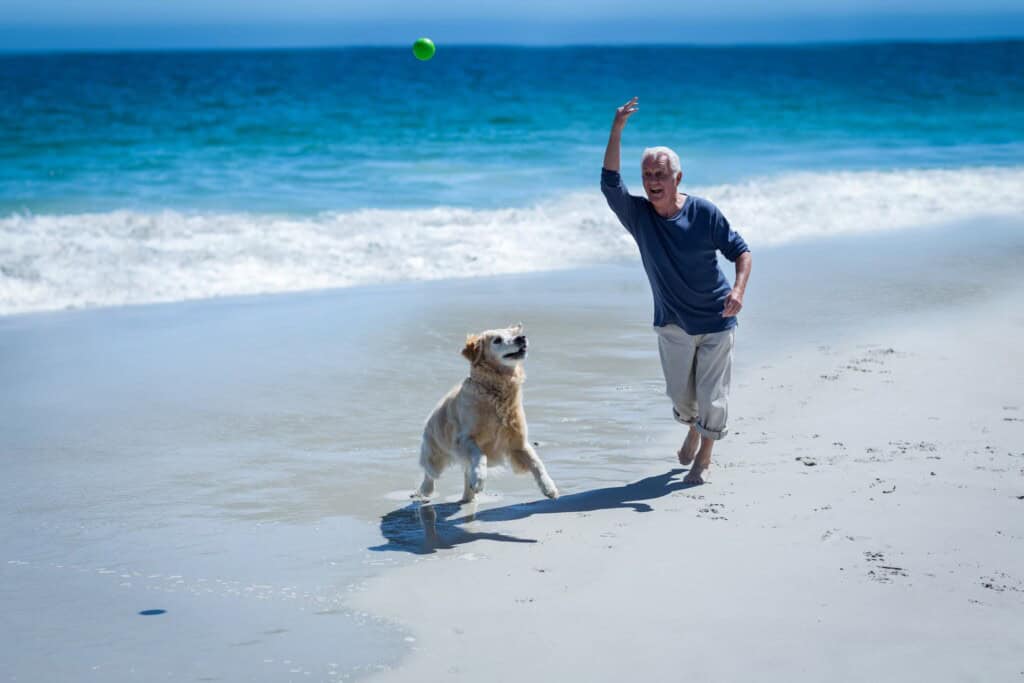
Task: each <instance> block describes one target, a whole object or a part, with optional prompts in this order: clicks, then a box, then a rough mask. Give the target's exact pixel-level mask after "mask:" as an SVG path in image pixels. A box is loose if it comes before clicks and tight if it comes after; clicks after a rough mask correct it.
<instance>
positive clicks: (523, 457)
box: [512, 443, 558, 498]
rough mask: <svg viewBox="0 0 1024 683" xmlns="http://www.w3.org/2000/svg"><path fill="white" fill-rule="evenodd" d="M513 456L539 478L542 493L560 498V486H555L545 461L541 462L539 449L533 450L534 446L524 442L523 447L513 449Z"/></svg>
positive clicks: (538, 482) (535, 477) (549, 496)
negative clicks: (538, 453)
mask: <svg viewBox="0 0 1024 683" xmlns="http://www.w3.org/2000/svg"><path fill="white" fill-rule="evenodd" d="M512 457H513V458H514V459H515V460H516V461H517V462H518V463H519V464H520V465H522V466H523V467H525V468H527V469H529V470H530V472H531V473H532V474H533V478H534V479H536V480H537V486H539V487H540V490H541V493H543V494H544V495H545V496H547V497H548V498H558V487H556V486H555V482H554V481H553V480H552V479H551V477H550V475H548V471H547V469H546V468H545V467H544V463H543V462H541V460H540V456H539V455H537V451H535V450H533V446H531V445H530V444H529V443H524V444H523V445H522V447H521V448H515V449H513V450H512Z"/></svg>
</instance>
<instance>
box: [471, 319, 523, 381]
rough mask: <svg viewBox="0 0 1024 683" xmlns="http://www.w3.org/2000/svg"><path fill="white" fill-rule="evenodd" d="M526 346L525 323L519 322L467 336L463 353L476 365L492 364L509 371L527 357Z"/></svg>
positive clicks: (496, 367)
mask: <svg viewBox="0 0 1024 683" xmlns="http://www.w3.org/2000/svg"><path fill="white" fill-rule="evenodd" d="M526 347H527V340H526V335H525V334H523V324H522V323H519V324H518V325H514V326H512V327H506V328H505V329H502V330H487V331H485V332H480V333H479V334H471V335H469V336H467V337H466V346H465V348H463V349H462V355H463V356H465V357H466V358H467V359H468V360H469V362H470V364H472V365H474V366H476V365H491V366H494V368H495V369H498V370H501V369H505V370H506V371H508V370H513V369H515V367H516V366H517V365H518V364H519V363H521V362H522V361H523V359H525V358H526Z"/></svg>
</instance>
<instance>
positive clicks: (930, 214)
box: [0, 41, 1024, 315]
mask: <svg viewBox="0 0 1024 683" xmlns="http://www.w3.org/2000/svg"><path fill="white" fill-rule="evenodd" d="M1021 63H1024V42H1021V41H1016V42H993V43H969V44H968V43H961V44H953V43H945V44H864V45H832V46H801V47H733V48H694V47H664V46H662V47H634V48H627V47H616V48H598V47H591V48H575V47H574V48H508V47H489V48H470V47H460V48H447V47H445V46H443V45H442V46H441V47H440V49H439V50H438V53H437V56H436V57H435V58H434V59H432V60H431V61H429V62H419V61H417V60H416V59H414V58H413V56H412V54H411V53H410V51H409V50H407V49H390V48H388V49H384V48H380V49H370V48H361V49H337V50H293V51H284V50H282V51H252V52H245V51H237V52H134V53H102V54H101V53H96V54H87V53H68V54H33V55H15V54H6V55H0V136H2V137H0V315H5V314H12V313H25V312H33V311H41V310H53V309H63V308H81V307H90V306H113V305H123V304H141V303H152V302H166V301H180V300H186V299H201V298H209V297H216V296H225V295H238V294H258V293H274V292H284V291H299V290H310V289H321V288H331V287H348V286H353V285H362V284H374V283H381V282H390V281H397V280H424V279H444V278H453V277H474V276H479V275H491V274H495V273H512V272H526V271H536V270H554V269H566V268H576V267H586V266H591V265H597V264H604V263H612V262H622V261H629V260H631V259H635V258H636V253H635V246H634V245H633V243H632V242H631V241H630V240H629V238H628V236H627V235H626V234H625V233H624V231H622V229H621V227H620V226H619V225H618V224H617V222H616V221H615V219H614V216H612V214H611V212H609V211H608V209H607V207H606V206H605V204H604V200H603V198H602V197H601V196H600V194H599V193H598V190H597V181H598V177H599V168H600V165H601V161H602V157H603V151H604V145H605V142H606V140H607V135H608V126H609V123H610V121H611V118H612V114H613V112H614V109H615V107H616V106H618V105H620V104H621V103H623V102H624V101H625V100H627V99H628V98H629V97H631V96H633V95H636V96H639V98H640V105H641V109H640V112H639V113H638V114H637V115H636V116H635V117H633V118H632V119H631V121H630V123H629V127H628V129H627V131H626V135H625V139H624V143H623V144H624V148H623V172H624V178H625V179H626V182H627V184H629V185H630V187H632V188H633V190H634V192H639V190H640V184H639V174H638V169H639V163H638V162H639V158H640V153H641V151H642V149H643V148H644V147H646V146H650V145H658V144H665V145H669V146H672V147H674V148H676V149H677V150H678V151H679V152H680V156H681V158H682V162H683V169H684V174H685V176H684V180H683V183H684V190H685V191H687V192H690V193H693V194H698V195H702V196H705V197H707V198H709V199H711V200H712V201H714V202H715V203H716V204H718V205H719V207H720V208H721V209H722V210H723V211H724V212H725V214H726V215H727V216H728V217H729V219H730V221H731V222H732V223H733V225H734V226H735V227H737V228H738V229H739V230H740V231H741V233H742V234H743V236H744V238H745V239H746V240H747V242H748V244H750V245H751V246H752V248H753V249H755V251H756V250H759V249H762V248H763V247H766V246H773V245H782V244H786V243H789V242H793V241H799V240H807V239H823V238H828V237H830V236H834V235H841V234H851V233H869V232H878V231H880V230H890V231H892V230H901V229H906V228H911V227H919V226H924V225H930V224H936V223H950V222H965V221H966V222H979V221H981V222H983V221H985V220H988V219H989V218H992V217H998V218H1005V217H1014V216H1020V215H1022V214H1024V194H1022V193H1021V192H1020V188H1021V187H1024V70H1022V69H1021V68H1020V64H1021ZM982 224H983V223H982Z"/></svg>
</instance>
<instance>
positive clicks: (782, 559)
mask: <svg viewBox="0 0 1024 683" xmlns="http://www.w3.org/2000/svg"><path fill="white" fill-rule="evenodd" d="M1022 332H1024V311H1022V308H1021V307H1020V305H1019V299H1013V298H1010V299H999V300H993V301H990V302H989V303H988V304H987V305H985V306H984V307H972V308H964V307H961V308H958V309H955V310H953V309H946V310H943V311H941V312H936V313H934V314H931V315H927V316H921V317H919V318H916V319H915V320H914V323H913V325H912V327H909V328H908V327H907V326H906V325H902V326H899V327H889V328H880V329H877V330H875V331H873V332H871V333H869V334H865V335H863V336H860V337H850V338H848V339H847V340H846V341H844V342H841V343H839V344H836V345H833V346H828V347H820V348H817V349H814V350H808V351H805V352H803V353H800V354H797V355H793V356H791V357H789V358H785V359H783V360H782V361H781V362H778V363H775V364H773V365H771V366H764V367H759V368H757V369H756V370H754V371H752V372H748V374H747V376H745V377H741V378H739V380H738V384H737V385H736V386H735V389H734V405H737V406H742V408H740V409H737V410H736V413H735V417H734V419H733V422H732V430H733V431H732V434H731V435H730V436H729V437H728V438H727V439H726V440H724V441H722V442H720V443H719V444H718V446H717V448H716V453H715V460H714V465H713V467H712V469H711V471H710V482H711V483H709V484H706V485H704V486H699V487H694V488H687V487H684V486H683V485H682V484H681V479H682V476H683V471H682V469H681V468H679V467H678V466H674V465H673V462H672V459H673V458H672V451H671V450H670V449H668V448H666V452H665V459H664V465H663V466H659V467H647V468H646V471H637V472H636V476H635V478H633V479H631V480H623V481H622V486H621V487H609V488H605V489H601V490H594V491H589V492H579V493H576V494H569V495H566V496H564V497H563V498H562V499H561V500H559V501H557V502H555V503H549V502H536V503H531V504H525V505H518V506H516V505H511V506H508V505H506V506H498V507H495V506H487V505H481V506H480V507H479V509H478V511H477V513H476V519H475V520H474V519H473V516H472V511H471V510H468V509H465V508H464V509H462V510H457V511H456V510H455V509H454V508H455V507H456V506H454V505H440V506H439V509H438V511H437V512H438V514H437V516H438V519H437V520H436V521H435V522H434V525H435V531H436V534H437V536H436V540H435V545H437V544H440V545H441V546H444V547H440V548H438V549H437V550H438V552H436V553H434V554H430V555H425V556H423V558H422V559H421V560H420V561H418V562H416V563H413V564H411V565H408V566H405V567H402V568H399V569H397V570H395V571H393V572H389V573H387V574H385V575H383V576H380V577H378V578H377V579H375V580H373V581H371V582H370V583H369V584H368V585H367V586H366V590H365V592H364V593H362V594H361V595H360V596H359V598H358V602H357V604H358V605H359V606H360V607H361V608H363V609H366V610H367V611H369V612H372V613H374V614H380V615H384V616H386V617H388V618H390V619H393V620H394V621H395V622H397V623H398V624H400V625H402V626H403V627H404V628H406V629H408V630H409V631H410V632H411V633H412V634H413V637H415V638H416V641H415V646H414V650H413V654H412V655H411V657H409V658H408V660H407V661H405V662H404V663H403V664H402V665H401V666H400V667H398V668H397V669H393V670H391V671H389V672H387V673H385V674H382V675H381V676H380V677H379V678H377V679H375V680H380V681H414V680H416V681H422V680H455V681H480V680H492V681H528V680H535V681H552V680H581V681H583V680H585V681H623V680H697V681H750V680H761V681H764V680H794V679H797V680H849V681H854V680H858V681H860V680H929V681H940V680H941V681H966V680H978V681H996V680H1000V681H1013V680H1024V395H1022V393H1021V390H1020V387H1019V384H1018V380H1019V377H1020V369H1021V368H1022V367H1024V351H1022V350H1021V348H1020V346H1019V339H1020V337H1021V333H1022ZM679 436H680V437H681V436H682V432H681V431H680V432H679ZM673 445H674V444H673ZM426 521H427V525H428V527H429V522H430V520H429V519H427V520H426ZM512 540H515V541H519V542H509V541H512ZM503 541H505V542H503ZM428 545H429V544H428ZM427 549H429V548H427Z"/></svg>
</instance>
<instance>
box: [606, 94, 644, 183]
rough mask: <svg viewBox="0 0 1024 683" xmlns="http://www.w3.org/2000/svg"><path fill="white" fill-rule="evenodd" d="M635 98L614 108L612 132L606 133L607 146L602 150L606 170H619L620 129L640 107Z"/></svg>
mask: <svg viewBox="0 0 1024 683" xmlns="http://www.w3.org/2000/svg"><path fill="white" fill-rule="evenodd" d="M637 99H638V98H636V97H634V98H633V99H631V100H630V101H629V102H626V103H625V104H624V105H622V106H621V107H619V108H618V109H616V110H615V118H614V119H613V120H612V132H611V133H610V134H609V135H608V147H606V148H605V150H604V167H605V169H606V170H608V171H615V172H616V173H618V172H619V165H620V159H619V156H620V149H621V147H622V129H623V128H625V127H626V121H628V120H629V117H630V116H632V115H633V114H635V113H636V111H637V109H639V108H640V107H639V106H637Z"/></svg>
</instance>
